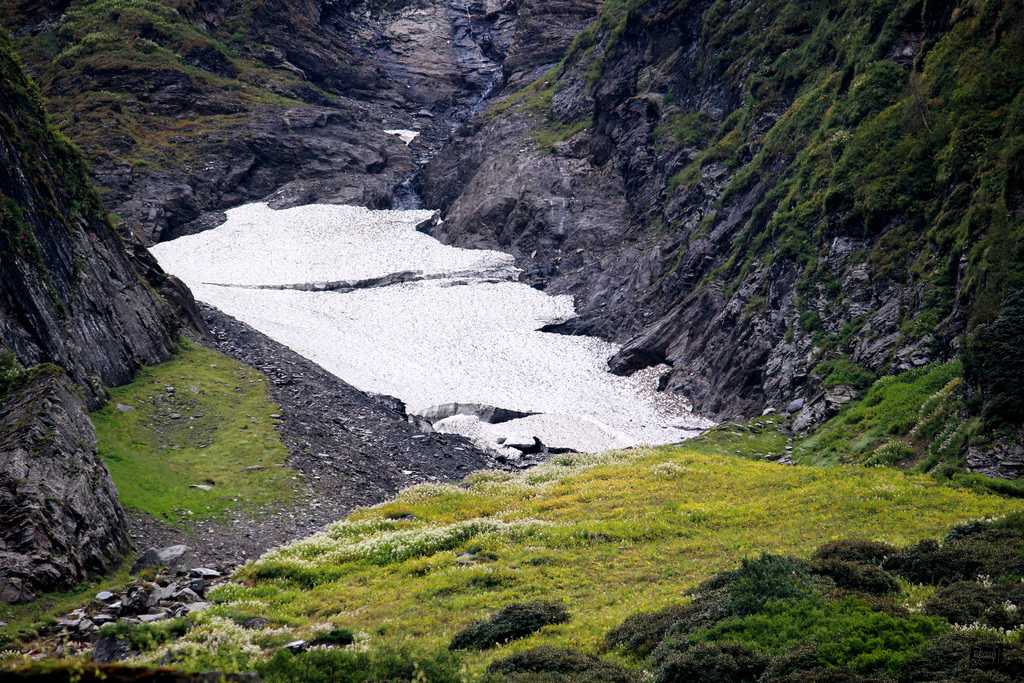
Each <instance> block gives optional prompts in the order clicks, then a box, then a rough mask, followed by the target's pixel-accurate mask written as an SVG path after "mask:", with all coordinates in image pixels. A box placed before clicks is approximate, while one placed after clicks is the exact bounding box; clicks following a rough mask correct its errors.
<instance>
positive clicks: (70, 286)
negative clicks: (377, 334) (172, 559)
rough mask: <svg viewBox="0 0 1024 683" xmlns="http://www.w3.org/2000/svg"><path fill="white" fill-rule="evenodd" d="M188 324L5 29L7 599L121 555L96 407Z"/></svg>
mask: <svg viewBox="0 0 1024 683" xmlns="http://www.w3.org/2000/svg"><path fill="white" fill-rule="evenodd" d="M188 325H191V326H193V327H195V328H196V329H197V330H201V329H202V321H201V319H200V318H199V317H198V311H197V310H196V308H195V302H194V301H193V300H192V296H191V294H190V293H189V292H188V290H187V289H186V288H185V287H184V285H182V284H181V283H180V282H178V281H177V280H175V279H174V278H171V277H169V276H167V275H166V274H165V273H164V272H163V271H162V270H161V269H160V267H159V266H158V265H157V263H156V262H155V261H154V260H153V258H152V257H151V256H150V255H149V253H148V252H147V251H146V250H145V249H143V248H142V247H141V245H139V244H137V243H134V242H132V241H130V240H125V239H124V238H122V236H120V235H119V234H118V232H117V230H116V229H115V228H114V226H113V225H112V224H111V222H110V219H109V218H108V217H107V213H106V211H105V210H104V208H103V207H102V205H101V203H100V199H99V197H98V195H97V194H96V192H95V191H94V190H93V189H92V186H91V183H90V180H89V176H88V172H87V170H86V166H85V164H84V162H83V161H82V158H81V156H80V155H79V153H78V151H77V150H76V149H75V148H74V147H72V146H71V145H70V144H69V143H68V142H67V141H66V140H65V139H64V138H63V137H62V136H61V135H60V134H59V133H56V132H55V131H54V130H53V129H52V128H51V127H50V125H49V123H48V121H47V118H46V115H45V113H44V111H43V107H42V104H41V97H40V94H39V92H38V90H37V89H36V88H35V85H34V84H33V83H32V82H31V81H30V80H29V79H28V78H27V77H26V76H25V75H24V73H23V72H22V70H21V67H20V64H19V63H18V61H17V60H16V59H15V57H14V55H13V52H12V49H11V45H10V42H9V40H8V38H7V36H6V34H4V33H3V32H0V365H2V368H3V370H2V372H0V599H3V600H6V601H9V602H15V601H23V600H27V599H31V597H32V596H33V594H34V593H35V592H37V591H40V590H51V589H56V588H66V587H69V586H73V585H75V584H76V583H78V582H80V581H82V580H83V579H85V578H86V577H87V576H89V575H92V574H95V573H100V572H106V571H108V570H110V569H112V568H113V567H114V566H115V565H116V563H117V561H118V560H119V559H120V558H121V557H123V555H124V553H125V552H126V550H127V548H128V537H127V532H126V520H125V517H124V512H123V510H122V509H121V506H120V503H118V500H117V494H116V492H115V490H114V486H113V484H112V482H111V480H110V477H109V475H108V473H107V471H106V469H105V468H104V467H103V465H102V464H101V463H100V461H99V459H98V457H97V454H96V443H95V435H94V433H93V430H92V425H91V423H90V421H89V416H88V413H87V408H88V407H90V406H92V407H95V406H96V405H98V404H99V403H100V402H102V400H103V396H104V393H105V391H104V387H105V386H108V385H114V384H120V383H124V382H127V381H128V380H130V379H131V378H132V376H133V375H134V373H135V371H136V370H137V369H138V368H139V367H140V366H142V365H144V364H150V363H157V362H159V361H161V360H165V359H166V358H167V357H169V356H170V354H171V352H172V350H173V349H174V347H175V345H176V343H177V339H178V334H179V330H180V329H181V328H182V327H183V326H188ZM51 364H52V365H51ZM22 366H29V367H30V369H29V370H27V371H25V370H24V369H23V368H22ZM57 366H60V367H59V368H58V367H57ZM65 371H66V372H65Z"/></svg>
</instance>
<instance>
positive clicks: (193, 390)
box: [92, 343, 297, 524]
mask: <svg viewBox="0 0 1024 683" xmlns="http://www.w3.org/2000/svg"><path fill="white" fill-rule="evenodd" d="M110 394H111V398H110V402H109V403H108V404H107V405H106V406H105V407H104V408H103V409H101V410H99V411H97V412H95V413H93V415H92V418H93V424H94V425H95V427H96V436H97V441H98V446H99V452H100V456H101V457H102V458H103V461H104V462H105V463H106V465H107V468H108V469H109V470H110V475H111V477H112V478H113V480H114V484H115V485H116V486H117V490H118V494H119V496H120V499H121V502H122V503H123V504H124V505H125V506H127V507H130V508H133V509H136V510H141V511H143V512H147V513H149V514H151V515H153V516H155V517H158V518H160V519H162V520H165V521H167V522H171V523H173V524H184V523H187V522H188V521H190V520H197V519H210V518H217V517H220V516H222V515H223V514H224V513H225V512H226V511H228V510H231V509H237V508H242V507H244V508H248V509H256V508H259V507H261V506H264V505H268V504H271V503H279V502H284V501H288V500H290V499H291V498H292V497H293V496H294V495H295V493H296V490H297V487H296V482H295V481H294V472H293V471H292V470H291V469H289V468H287V467H286V466H285V461H286V460H287V457H288V452H287V450H286V449H285V447H284V444H283V443H282V441H281V437H280V435H279V434H278V433H277V431H276V429H275V427H274V422H275V418H274V417H273V416H274V415H275V414H276V412H277V410H278V409H277V406H275V405H274V404H273V402H271V400H270V398H269V395H268V390H267V384H266V379H265V378H264V377H263V376H262V375H261V374H260V373H259V372H257V371H256V370H253V369H252V368H249V367H248V366H246V365H243V364H241V363H239V362H237V361H235V360H232V359H230V358H228V357H227V356H224V355H223V354H220V353H218V352H216V351H212V350H210V349H207V348H204V347H202V346H199V345H196V344H191V343H185V344H184V345H183V348H182V349H181V351H180V352H179V353H178V355H177V356H176V357H175V358H173V359H172V360H170V361H168V362H166V363H163V364H160V365H156V366H152V367H149V368H146V369H144V370H143V371H142V372H141V373H139V375H138V377H137V378H136V379H135V381H133V382H132V383H131V384H127V385H125V386H123V387H118V388H116V389H113V390H111V392H110Z"/></svg>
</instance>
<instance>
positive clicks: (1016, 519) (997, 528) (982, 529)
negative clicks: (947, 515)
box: [945, 512, 1024, 543]
mask: <svg viewBox="0 0 1024 683" xmlns="http://www.w3.org/2000/svg"><path fill="white" fill-rule="evenodd" d="M1001 531H1010V532H1014V533H1016V534H1018V535H1020V536H1024V513H1021V512H1013V513H1011V514H1009V515H1006V516H1005V517H1000V518H998V519H975V520H972V521H970V522H965V523H963V524H958V525H957V526H955V527H953V529H952V530H950V532H949V533H948V534H946V538H945V542H946V543H950V542H952V541H959V540H963V539H965V538H970V537H972V536H984V535H986V534H987V533H989V532H1001Z"/></svg>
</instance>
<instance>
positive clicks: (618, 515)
mask: <svg viewBox="0 0 1024 683" xmlns="http://www.w3.org/2000/svg"><path fill="white" fill-rule="evenodd" d="M665 464H672V465H674V466H676V467H678V468H681V469H682V471H683V474H682V475H681V476H674V477H671V478H666V477H664V476H660V475H659V474H658V471H659V469H660V467H659V466H662V465H665ZM1007 508H1009V509H1024V503H1018V502H1017V501H1012V500H1011V501H1007V500H1006V499H1002V498H998V497H995V496H985V495H979V494H975V493H973V492H970V491H967V490H960V489H954V488H951V487H949V486H944V485H941V484H939V483H938V482H936V481H935V480H934V479H932V478H930V477H925V476H910V475H906V474H904V473H901V472H896V471H893V470H890V469H885V468H863V467H836V468H808V467H781V466H779V465H777V464H774V463H760V462H754V461H751V460H747V459H742V458H735V457H728V456H720V455H719V456H715V455H708V454H706V453H703V452H701V451H700V449H698V448H696V447H691V446H690V445H689V444H687V445H685V446H682V447H670V448H661V449H656V450H636V451H629V452H624V453H604V454H600V455H578V454H571V455H564V456H559V457H558V458H555V459H553V461H552V462H550V463H547V464H544V465H540V466H538V467H536V468H534V469H531V470H528V471H525V472H521V473H499V472H495V473H488V472H479V473H475V474H473V475H471V476H470V477H469V478H468V479H467V480H466V481H465V482H464V483H463V484H461V485H458V486H455V485H421V486H416V487H413V488H411V489H408V490H407V491H405V492H403V493H401V494H399V496H398V497H396V498H395V499H393V500H391V501H388V502H387V503H383V504H380V505H376V506H373V507H370V508H365V509H362V510H359V511H356V512H355V513H353V514H352V515H350V517H349V518H348V519H347V520H345V521H344V522H341V523H338V524H336V525H333V526H332V527H329V528H328V529H327V530H325V531H324V532H323V533H322V534H319V535H317V536H314V537H312V538H310V539H306V540H303V541H299V542H297V543H295V544H292V545H290V546H286V547H284V548H281V549H279V550H275V551H272V552H271V553H268V554H267V555H265V556H264V557H263V558H261V559H260V560H258V561H256V562H254V563H251V564H249V565H247V566H245V567H244V568H243V569H242V570H241V571H240V572H239V575H238V576H237V581H236V582H234V583H230V584H228V585H226V586H224V587H222V588H219V589H216V590H214V591H212V593H211V594H210V595H209V596H208V597H209V599H211V600H212V601H213V602H214V606H213V607H212V608H211V609H210V610H209V611H208V614H207V616H206V617H205V618H217V617H230V618H231V619H233V620H238V619H244V618H246V617H249V616H261V617H263V618H265V619H268V620H270V622H271V624H270V628H273V629H274V632H275V633H276V634H278V635H275V636H274V638H275V639H276V641H274V642H278V646H279V645H280V643H282V642H287V641H286V640H284V639H298V638H301V639H306V640H307V641H311V640H313V639H314V638H315V637H316V635H317V633H318V631H317V628H316V626H317V624H319V623H321V622H323V621H325V620H333V619H339V620H340V621H341V622H342V623H344V625H345V626H346V627H347V628H351V629H353V630H354V631H356V632H363V633H366V634H368V635H369V639H370V641H369V642H370V643H371V649H373V648H377V647H385V648H388V647H398V646H400V645H402V644H411V645H414V646H415V647H416V648H420V649H422V651H424V652H436V651H438V650H441V649H447V648H448V646H449V645H450V644H451V643H452V640H453V639H454V638H455V637H456V634H457V633H459V632H460V631H462V630H464V629H466V628H467V627H469V626H470V625H472V624H475V623H476V622H479V621H482V620H487V619H489V617H490V615H494V614H495V612H496V611H500V610H501V609H502V608H503V607H507V606H509V605H518V604H521V603H523V602H534V601H546V600H550V599H551V598H552V596H557V598H558V599H559V600H561V601H562V603H563V604H564V605H571V606H572V607H571V612H572V619H571V620H570V621H567V622H564V623H557V624H551V625H548V626H545V627H544V628H541V629H540V630H539V631H536V632H533V633H531V634H529V635H526V636H525V637H522V638H517V639H515V640H511V641H509V642H502V643H499V644H496V645H494V646H493V647H490V648H488V649H484V650H476V649H468V650H458V651H457V653H459V656H460V658H461V660H462V662H463V666H464V667H465V668H466V671H467V673H468V675H470V677H471V678H472V677H476V676H483V675H485V673H486V670H487V668H488V666H489V665H490V664H491V663H492V662H493V661H497V660H500V659H504V658H507V657H510V656H512V655H515V654H517V653H521V652H526V651H527V650H531V649H534V648H537V647H541V646H550V647H556V648H570V649H573V650H577V651H579V652H582V653H583V654H585V655H595V654H597V653H599V652H600V651H602V649H604V648H605V647H607V645H606V634H608V632H609V631H610V630H612V628H613V627H615V626H617V625H620V624H623V622H624V621H625V620H626V619H627V617H630V616H631V615H634V614H636V613H637V612H646V613H648V614H650V613H658V612H659V611H662V610H666V608H669V607H672V606H677V607H676V608H674V609H673V610H672V612H671V614H672V615H680V614H681V615H683V618H684V619H686V620H688V621H687V626H686V633H692V632H696V631H699V630H702V629H709V628H712V627H713V626H714V625H715V624H716V623H718V622H720V621H721V620H722V619H725V618H728V617H734V618H742V616H743V615H746V614H756V613H758V612H759V610H761V609H763V606H764V605H765V604H767V603H768V602H771V601H772V600H773V599H774V600H775V601H783V602H784V603H785V604H796V603H797V602H800V601H802V600H810V599H818V600H826V599H827V596H828V595H830V591H832V590H833V586H834V583H833V582H832V581H830V580H828V579H825V578H823V577H821V576H819V575H817V574H816V573H815V571H814V568H813V566H812V563H810V562H808V561H805V560H800V559H794V557H793V556H796V557H800V556H803V557H807V556H809V555H810V554H811V553H812V552H813V551H814V550H815V548H816V547H817V546H818V545H819V544H820V542H821V541H827V540H838V539H842V538H849V537H851V536H853V535H856V537H859V538H868V539H872V540H873V541H877V542H886V543H889V544H892V545H893V546H897V547H901V546H907V545H908V544H913V543H915V542H917V541H918V540H920V539H921V538H925V537H930V536H936V535H941V534H944V533H945V532H946V530H947V529H949V528H950V527H951V526H952V525H954V524H955V523H957V522H959V521H962V520H964V519H970V518H980V517H985V516H990V515H994V514H999V513H1000V512H1002V511H1004V510H1006V509H1007ZM398 513H401V514H398ZM808 529H814V533H808ZM470 550H472V553H471V555H473V556H486V557H487V562H486V566H485V567H481V566H477V565H468V566H467V565H466V564H465V561H464V557H463V556H464V555H465V554H466V553H469V551H470ZM765 553H768V554H769V557H767V558H762V557H761V556H762V555H763V554H765ZM782 555H787V556H790V557H781V556H782ZM755 558H760V559H755ZM744 559H746V560H747V562H745V563H744V562H743V560H744ZM723 571H724V572H725V574H724V575H721V576H716V574H718V573H720V572H723ZM481 573H487V574H491V573H493V574H494V575H497V576H500V577H501V580H499V581H485V580H479V581H477V580H473V577H474V576H476V575H478V574H481ZM712 577H715V578H712ZM453 586H458V590H452V587H453ZM688 592H689V593H688ZM687 594H688V595H689V597H690V600H691V601H690V602H688V603H686V604H684V605H679V603H680V602H685V598H681V596H685V595H687ZM698 596H704V597H703V598H701V599H698ZM865 599H867V598H865ZM647 621H650V622H654V623H653V625H652V626H650V627H648V626H647V625H645V624H643V623H642V620H638V621H636V622H634V624H636V625H637V627H636V628H633V629H631V630H632V631H633V632H632V633H629V634H627V633H625V631H626V629H623V634H622V635H621V636H620V637H619V638H618V639H617V638H612V637H609V638H608V641H609V643H610V644H612V645H613V647H615V649H617V647H616V643H618V642H621V641H630V642H636V643H639V644H640V645H638V646H637V647H636V648H635V649H636V652H637V654H635V655H630V656H631V657H643V656H645V655H644V654H643V653H644V652H645V651H650V649H651V648H652V647H654V645H652V644H651V643H656V642H660V640H661V637H659V636H660V635H661V632H662V630H664V624H665V623H666V622H672V623H673V625H675V624H678V623H679V622H680V620H674V619H672V618H671V617H668V618H664V619H662V618H661V617H660V616H659V617H658V618H654V619H649V620H647ZM258 633H259V632H256V634H257V635H256V636H255V637H256V640H255V641H252V642H253V643H254V644H255V645H256V646H257V647H266V644H261V643H263V642H264V641H261V640H260V638H261V637H262V636H259V635H258ZM503 637H504V636H502V638H503ZM491 640H492V641H493V639H491ZM198 642H201V641H197V643H198ZM357 644H358V641H357ZM154 656H155V657H160V656H162V655H161V654H160V651H159V650H158V651H157V652H156V653H154Z"/></svg>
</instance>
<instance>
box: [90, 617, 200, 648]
mask: <svg viewBox="0 0 1024 683" xmlns="http://www.w3.org/2000/svg"><path fill="white" fill-rule="evenodd" d="M189 627H190V624H189V623H188V622H187V621H186V620H185V619H183V618H180V617H179V618H177V619H166V620H164V621H158V622H154V623H152V624H129V623H125V622H118V623H113V624H104V625H103V626H102V627H100V630H99V634H100V636H103V637H108V638H116V639H117V640H122V641H124V642H126V643H128V645H129V646H130V647H131V649H132V650H135V651H137V652H148V651H149V650H152V649H154V648H156V647H157V646H159V645H163V644H164V643H166V642H169V641H171V640H174V639H175V638H180V637H181V636H183V635H185V633H186V632H187V631H188V630H189Z"/></svg>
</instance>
